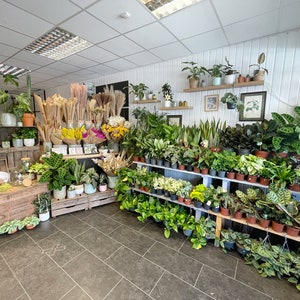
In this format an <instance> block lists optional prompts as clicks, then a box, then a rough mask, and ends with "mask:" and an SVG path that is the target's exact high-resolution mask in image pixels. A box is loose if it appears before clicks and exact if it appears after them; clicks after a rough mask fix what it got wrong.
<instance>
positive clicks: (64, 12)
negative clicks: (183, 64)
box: [0, 0, 300, 89]
mask: <svg viewBox="0 0 300 300" xmlns="http://www.w3.org/2000/svg"><path fill="white" fill-rule="evenodd" d="M0 4H1V8H0V41H1V42H0V63H5V64H8V65H12V66H18V67H22V68H26V69H30V70H32V72H31V76H32V88H33V89H46V88H49V87H56V86H60V85H64V84H69V83H72V82H85V81H88V80H91V79H94V78H97V77H101V76H102V75H106V74H111V73H115V72H120V71H124V70H128V69H133V68H137V67H140V66H145V65H149V64H153V63H157V62H161V61H166V60H169V59H174V58H177V57H182V56H187V55H190V54H193V53H199V52H201V51H204V50H209V49H213V48H218V47H222V46H226V45H231V44H235V43H239V42H242V41H246V40H251V39H255V38H259V37H262V36H268V35H272V34H276V33H279V32H284V31H287V30H292V29H296V28H300V18H299V13H300V0H250V1H246V0H203V1H202V2H200V3H199V4H196V5H193V6H191V7H189V8H186V9H183V10H181V11H179V12H177V13H174V14H173V15H170V16H168V17H165V18H163V19H161V20H157V19H156V18H155V17H154V16H152V15H151V13H150V12H149V11H148V10H147V9H146V8H145V7H144V6H143V5H142V4H141V3H140V2H139V1H138V0H97V1H95V0H44V1H40V0H6V1H4V0H0ZM125 11H128V12H129V13H130V15H131V16H130V18H129V19H122V18H120V14H121V13H122V12H125ZM56 26H59V27H61V28H63V29H66V30H68V31H70V32H72V33H74V34H76V35H79V36H81V37H82V38H84V39H86V40H88V41H89V42H91V43H93V46H91V47H90V48H88V49H86V50H84V51H81V52H79V53H77V54H75V55H72V56H69V57H67V58H65V59H63V60H61V61H54V60H51V59H47V58H44V57H42V56H39V55H37V54H31V53H29V52H27V51H25V50H24V48H25V47H26V46H27V45H28V44H29V43H31V42H32V41H33V40H35V39H36V38H38V37H40V36H41V35H43V34H44V33H45V32H47V31H49V30H51V29H52V28H54V27H56ZM24 77H25V76H23V77H21V78H20V80H19V82H20V86H21V87H22V86H23V87H24V86H25V78H24Z"/></svg>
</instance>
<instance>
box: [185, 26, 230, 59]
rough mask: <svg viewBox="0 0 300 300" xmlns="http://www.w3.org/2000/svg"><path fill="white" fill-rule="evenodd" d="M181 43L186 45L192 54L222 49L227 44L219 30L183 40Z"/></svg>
mask: <svg viewBox="0 0 300 300" xmlns="http://www.w3.org/2000/svg"><path fill="white" fill-rule="evenodd" d="M182 43H183V44H184V45H186V47H187V48H188V49H190V50H191V51H192V53H199V52H202V51H205V50H208V49H215V48H218V47H223V46H225V45H227V44H228V43H227V41H226V38H225V36H224V33H223V31H222V30H220V29H217V30H214V31H210V32H207V33H203V34H199V35H197V36H194V37H191V38H188V39H184V40H182Z"/></svg>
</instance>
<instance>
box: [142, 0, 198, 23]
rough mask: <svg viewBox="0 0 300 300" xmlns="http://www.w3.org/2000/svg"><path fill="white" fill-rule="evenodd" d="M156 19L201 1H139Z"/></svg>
mask: <svg viewBox="0 0 300 300" xmlns="http://www.w3.org/2000/svg"><path fill="white" fill-rule="evenodd" d="M140 1H141V2H142V3H143V4H144V5H145V6H146V7H147V8H148V9H149V10H150V11H151V12H152V14H154V15H155V16H156V17H157V18H158V19H161V18H163V17H166V16H168V15H170V14H172V13H174V12H176V11H178V10H180V9H183V8H185V7H187V6H190V5H193V4H195V3H198V2H200V1H202V0H140Z"/></svg>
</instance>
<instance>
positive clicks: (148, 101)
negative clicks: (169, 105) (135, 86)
mask: <svg viewBox="0 0 300 300" xmlns="http://www.w3.org/2000/svg"><path fill="white" fill-rule="evenodd" d="M159 102H160V100H139V101H132V104H147V103H159Z"/></svg>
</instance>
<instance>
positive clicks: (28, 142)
mask: <svg viewBox="0 0 300 300" xmlns="http://www.w3.org/2000/svg"><path fill="white" fill-rule="evenodd" d="M23 141H24V145H25V146H26V147H33V146H34V142H35V139H24V140H23Z"/></svg>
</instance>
